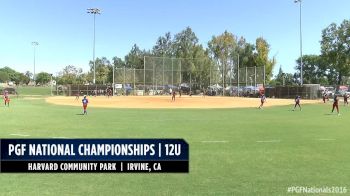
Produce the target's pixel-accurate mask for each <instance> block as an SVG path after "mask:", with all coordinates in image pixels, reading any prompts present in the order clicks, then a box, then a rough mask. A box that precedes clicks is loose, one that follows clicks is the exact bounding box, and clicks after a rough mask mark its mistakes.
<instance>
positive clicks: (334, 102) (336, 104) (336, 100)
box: [332, 95, 340, 115]
mask: <svg viewBox="0 0 350 196" xmlns="http://www.w3.org/2000/svg"><path fill="white" fill-rule="evenodd" d="M338 102H339V99H338V96H337V95H334V99H333V108H332V113H333V112H334V108H336V109H337V113H338V115H340V114H339V107H338Z"/></svg>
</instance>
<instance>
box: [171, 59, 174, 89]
mask: <svg viewBox="0 0 350 196" xmlns="http://www.w3.org/2000/svg"><path fill="white" fill-rule="evenodd" d="M171 86H174V61H173V58H171Z"/></svg>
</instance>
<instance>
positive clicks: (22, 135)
mask: <svg viewBox="0 0 350 196" xmlns="http://www.w3.org/2000/svg"><path fill="white" fill-rule="evenodd" d="M10 135H13V136H21V137H29V136H30V135H26V134H19V133H12V134H10Z"/></svg>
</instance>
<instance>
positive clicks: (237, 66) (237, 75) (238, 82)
mask: <svg viewBox="0 0 350 196" xmlns="http://www.w3.org/2000/svg"><path fill="white" fill-rule="evenodd" d="M237 59H238V61H237V96H238V97H239V54H238V55H237Z"/></svg>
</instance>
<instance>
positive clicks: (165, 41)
mask: <svg viewBox="0 0 350 196" xmlns="http://www.w3.org/2000/svg"><path fill="white" fill-rule="evenodd" d="M173 53H174V52H173V41H172V37H171V34H170V32H167V33H166V34H165V35H164V36H160V37H159V38H158V40H157V42H156V45H155V46H153V49H152V54H153V55H154V56H161V57H163V56H166V57H172V56H173Z"/></svg>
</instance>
